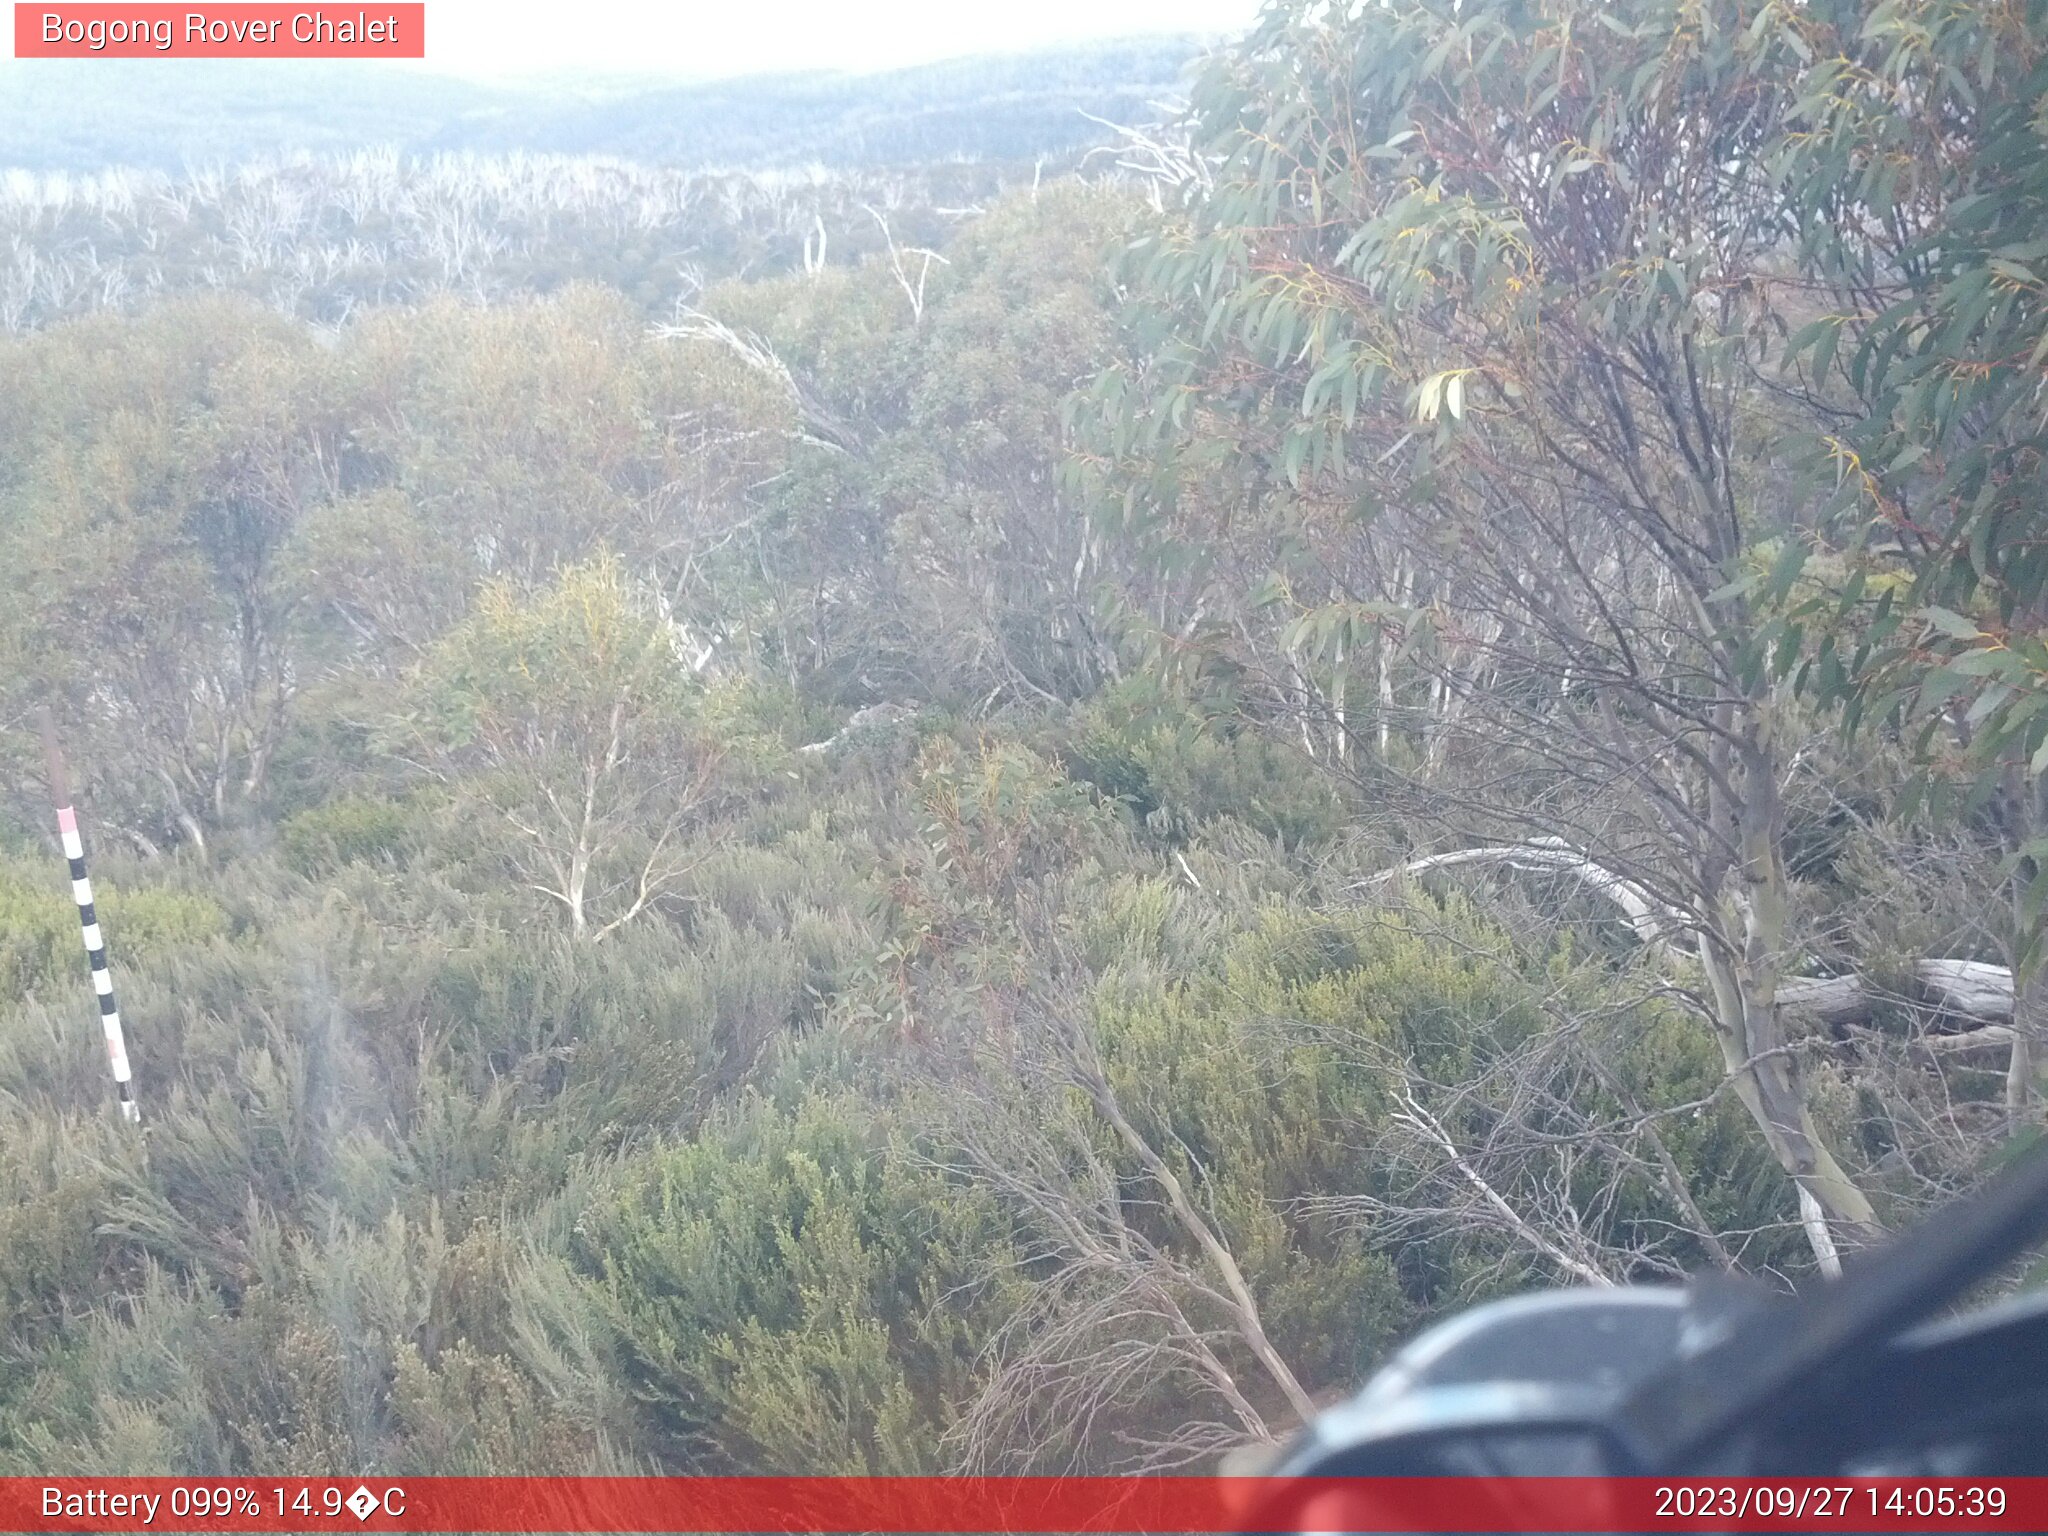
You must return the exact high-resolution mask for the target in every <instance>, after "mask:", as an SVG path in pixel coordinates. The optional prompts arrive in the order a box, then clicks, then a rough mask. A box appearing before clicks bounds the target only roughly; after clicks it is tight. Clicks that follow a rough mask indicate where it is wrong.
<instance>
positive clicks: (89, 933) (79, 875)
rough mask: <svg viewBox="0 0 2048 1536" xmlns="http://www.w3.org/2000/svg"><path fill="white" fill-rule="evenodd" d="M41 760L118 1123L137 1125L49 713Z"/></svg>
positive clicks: (124, 1046) (138, 1110) (101, 941)
mask: <svg viewBox="0 0 2048 1536" xmlns="http://www.w3.org/2000/svg"><path fill="white" fill-rule="evenodd" d="M42 725H43V755H44V757H45V758H46V759H47V760H48V764H49V773H50V798H51V799H52V800H53V801H54V802H56V806H57V835H58V836H59V837H60V838H62V839H63V842H64V858H65V860H66V861H67V862H68V863H69V864H70V866H71V895H72V899H73V900H75V901H76V902H77V903H78V924H79V927H80V929H81V930H82V931H83V933H84V936H85V957H86V959H87V960H89V961H91V962H92V990H93V993H94V995H95V996H96V997H98V999H99V1005H100V1028H101V1029H102V1030H104V1031H105V1032H106V1037H107V1064H108V1065H109V1066H110V1067H112V1068H113V1071H114V1092H115V1094H116V1095H117V1096H118V1097H119V1098H120V1101H121V1118H122V1119H123V1120H126V1121H128V1122H130V1123H131V1124H140V1123H141V1120H142V1107H141V1106H140V1105H139V1104H137V1103H136V1102H135V1092H134V1088H133V1086H132V1082H131V1079H132V1077H133V1074H132V1072H131V1071H130V1070H129V1066H128V1042H127V1040H126V1038H125V1037H124V1036H123V1035H122V1033H121V1012H120V1010H119V1009H118V1008H116V1007H115V1006H114V977H113V973H112V972H111V971H109V970H108V969H107V942H106V936H105V935H104V934H102V933H101V932H100V923H99V914H98V913H96V912H95V911H94V910H93V904H92V881H91V880H90V879H88V878H87V877H86V873H85V843H84V841H83V840H82V839H81V838H80V837H79V835H78V812H77V811H76V810H75V809H74V808H73V807H72V804H71V788H70V785H69V783H68V782H67V780H66V779H65V776H64V758H63V755H62V754H61V753H60V752H58V750H57V731H56V727H55V726H54V725H53V724H52V723H51V721H50V715H49V711H47V710H45V711H44V712H43V720H42Z"/></svg>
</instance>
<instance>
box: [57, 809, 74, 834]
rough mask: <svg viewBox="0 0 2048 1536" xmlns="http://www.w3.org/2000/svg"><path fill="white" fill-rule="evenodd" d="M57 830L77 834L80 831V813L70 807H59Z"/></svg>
mask: <svg viewBox="0 0 2048 1536" xmlns="http://www.w3.org/2000/svg"><path fill="white" fill-rule="evenodd" d="M57 830H58V831H59V832H76V831H77V830H78V812H76V811H74V810H73V809H72V808H71V807H70V806H68V805H60V806H58V807H57Z"/></svg>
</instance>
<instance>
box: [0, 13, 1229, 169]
mask: <svg viewBox="0 0 2048 1536" xmlns="http://www.w3.org/2000/svg"><path fill="white" fill-rule="evenodd" d="M1200 47H1201V44H1200V41H1199V40H1198V39H1196V38H1194V37H1192V36H1175V37H1163V38H1160V37H1155V38H1142V39H1134V40H1128V41H1121V42H1102V43H1090V44H1078V45H1074V46H1071V47H1066V48H1061V49H1057V50H1049V51H1044V52H1037V53H1027V54H1018V55H1012V56H999V57H998V56H990V57H980V58H971V59H959V60H951V61H948V62H945V63H940V64H928V65H921V66H918V67H915V68H910V69H900V70H893V71H889V72H886V73H879V74H870V75H835V74H806V75H777V76H765V77H758V78H747V79H739V80H722V81H712V82H698V83H691V84H677V83H674V82H672V81H668V80H630V81H590V80H567V79H563V80H552V81H545V82H537V83H532V84H523V85H517V86H489V85H480V84H477V83H474V82H466V81H459V80H454V79H450V78H447V77H444V76H439V75H427V74H412V73H407V72H403V71H399V70H392V69H383V68H377V67H374V66H347V65H332V64H302V63H290V64H287V63H264V64H255V63H238V62H227V61H218V60H163V61H158V60H107V61H104V62H92V63H83V62H74V61H68V60H30V61H7V62H0V167H19V168H27V169H31V170H39V171H51V170H71V171H85V170H95V169H98V168H100V167H102V166H106V165H132V166H140V167H145V168H149V169H157V170H165V171H177V170H180V169H183V168H185V167H187V166H191V165H195V164H198V165H203V164H209V163H219V162H233V161H237V160H243V159H247V158H250V157H252V156H266V157H268V156H274V155H277V154H279V153H280V152H285V153H289V152H291V151H296V150H309V151H314V152H324V153H332V152H345V151H348V150H353V149H359V148H363V147H366V146H371V145H393V146H396V147H398V148H400V149H403V150H407V151H413V152H420V153H426V152H434V151H445V150H481V151H494V152H497V151H510V150H525V151H531V152H537V153H546V154H604V155H618V156H621V157H625V158H630V159H635V160H644V161H652V162H658V163H664V164H675V165H682V166H687V167H691V168H704V167H722V168H756V167H763V166H790V165H806V164H812V163H820V164H824V165H829V166H835V167H858V166H876V165H906V164H928V163H930V162H932V161H934V160H962V159H968V160H1023V161H1030V160H1034V159H1037V158H1040V157H1045V158H1049V159H1055V160H1057V159H1059V158H1061V157H1063V156H1069V155H1072V154H1075V153H1078V152H1080V151H1081V150H1084V149H1085V148H1086V147H1087V146H1089V145H1090V144H1094V143H1099V142H1101V141H1102V139H1103V137H1104V134H1103V132H1102V130H1101V129H1100V128H1099V127H1097V126H1096V125H1094V124H1092V123H1090V122H1089V120H1088V119H1089V116H1094V117H1100V118H1107V119H1109V120H1111V121H1115V122H1129V121H1133V120H1137V119H1140V118H1143V117H1146V116H1147V115H1149V103H1151V102H1153V101H1156V100H1158V99H1160V98H1161V97H1162V96H1167V95H1172V94H1175V93H1177V92H1178V90H1179V87H1180V82H1181V78H1182V73H1183V71H1184V69H1185V67H1186V65H1187V63H1188V62H1189V60H1190V59H1191V58H1193V57H1194V55H1195V54H1196V53H1197V52H1198V51H1199V50H1200Z"/></svg>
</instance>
